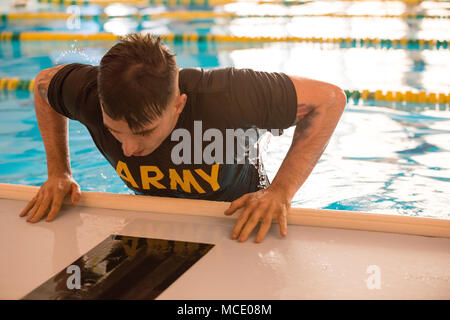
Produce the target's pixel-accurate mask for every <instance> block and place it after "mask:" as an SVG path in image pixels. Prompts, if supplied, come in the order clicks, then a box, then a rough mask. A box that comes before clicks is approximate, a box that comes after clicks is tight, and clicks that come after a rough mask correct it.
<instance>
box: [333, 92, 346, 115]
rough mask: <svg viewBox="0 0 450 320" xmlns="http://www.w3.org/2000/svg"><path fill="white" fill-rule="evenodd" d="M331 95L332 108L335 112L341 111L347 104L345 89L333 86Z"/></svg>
mask: <svg viewBox="0 0 450 320" xmlns="http://www.w3.org/2000/svg"><path fill="white" fill-rule="evenodd" d="M331 96H332V99H331V105H332V106H333V108H334V109H335V110H336V111H337V112H339V113H343V112H344V109H345V107H346V106H347V95H346V94H345V91H344V90H342V89H341V88H339V87H338V86H333V89H332V94H331Z"/></svg>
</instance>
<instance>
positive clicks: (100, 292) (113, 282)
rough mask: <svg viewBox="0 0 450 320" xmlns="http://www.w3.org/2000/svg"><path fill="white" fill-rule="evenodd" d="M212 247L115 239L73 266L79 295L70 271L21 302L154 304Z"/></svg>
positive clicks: (55, 277)
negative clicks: (150, 301)
mask: <svg viewBox="0 0 450 320" xmlns="http://www.w3.org/2000/svg"><path fill="white" fill-rule="evenodd" d="M213 246H214V245H212V244H205V243H193V242H184V241H173V240H162V239H149V238H136V237H129V236H121V235H112V236H110V237H108V238H107V239H105V240H104V241H103V242H102V243H100V244H99V245H97V246H96V247H95V248H93V249H92V250H90V251H89V252H88V253H86V254H85V255H83V256H82V257H80V258H79V259H77V260H76V261H75V262H74V263H73V264H72V265H71V266H77V267H78V268H79V270H80V273H79V274H80V284H81V287H80V288H79V289H76V288H75V289H69V288H68V283H72V279H73V275H75V272H74V271H73V269H69V267H68V268H65V269H64V270H62V271H61V272H59V273H58V274H56V275H55V276H54V277H52V278H51V279H49V280H48V281H46V282H45V283H43V284H42V285H41V286H39V287H38V288H36V289H35V290H33V291H32V292H31V293H29V294H28V295H26V296H25V297H24V298H23V299H25V300H30V299H32V300H35V299H39V300H41V299H57V300H63V299H154V298H156V297H157V296H158V295H159V294H160V293H161V292H163V291H164V290H165V289H166V288H167V287H168V286H169V285H171V284H172V283H173V282H174V281H175V280H176V279H177V278H178V277H179V276H181V275H182V274H183V273H184V272H185V271H187V270H188V269H189V268H190V267H191V266H192V265H193V264H194V263H195V262H197V261H198V260H199V259H200V258H202V257H203V256H204V255H205V254H206V253H208V251H209V250H210V249H211V248H212V247H213ZM71 268H73V267H71ZM67 270H69V272H68V271H67ZM74 281H75V280H74Z"/></svg>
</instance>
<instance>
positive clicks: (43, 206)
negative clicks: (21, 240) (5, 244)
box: [30, 196, 52, 223]
mask: <svg viewBox="0 0 450 320" xmlns="http://www.w3.org/2000/svg"><path fill="white" fill-rule="evenodd" d="M51 202H52V199H51V197H50V196H47V197H45V198H44V199H43V200H42V202H41V205H40V206H39V209H38V210H37V211H36V213H35V214H34V216H33V218H32V219H31V220H30V222H33V223H34V222H38V221H39V220H41V218H42V217H43V216H44V215H45V214H46V213H47V210H48V207H49V206H50V203H51Z"/></svg>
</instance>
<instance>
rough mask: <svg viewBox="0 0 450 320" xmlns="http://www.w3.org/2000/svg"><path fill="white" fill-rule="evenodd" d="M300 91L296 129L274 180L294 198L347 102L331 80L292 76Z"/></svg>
mask: <svg viewBox="0 0 450 320" xmlns="http://www.w3.org/2000/svg"><path fill="white" fill-rule="evenodd" d="M289 77H290V78H291V80H292V82H293V83H294V86H295V91H296V93H297V116H296V119H295V122H294V125H296V127H295V131H294V137H293V139H292V144H291V147H290V148H289V151H288V153H287V154H286V157H285V158H284V160H283V162H282V164H281V166H280V169H279V170H278V172H277V174H276V176H275V178H274V179H273V181H272V183H271V187H272V188H274V189H280V190H283V192H284V193H285V194H286V196H287V198H288V199H292V198H293V197H294V195H295V193H296V192H297V191H298V189H300V187H301V186H302V185H303V183H304V182H305V181H306V179H307V178H308V176H309V174H310V173H311V171H312V170H313V168H314V167H315V165H316V163H317V161H318V160H319V158H320V157H321V155H322V153H323V152H324V150H325V148H326V147H327V145H328V142H329V141H330V138H331V135H332V134H333V132H334V129H335V128H336V126H337V124H338V122H339V119H340V117H341V115H342V113H343V112H344V109H345V106H346V104H347V97H346V95H345V92H344V91H343V90H342V89H340V88H339V87H337V86H335V85H332V84H330V83H326V82H322V81H317V80H312V79H307V78H302V77H296V76H289Z"/></svg>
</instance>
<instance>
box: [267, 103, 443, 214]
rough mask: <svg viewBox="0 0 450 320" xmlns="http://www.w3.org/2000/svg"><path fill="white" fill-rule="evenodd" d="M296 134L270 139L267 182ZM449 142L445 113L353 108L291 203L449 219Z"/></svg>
mask: <svg viewBox="0 0 450 320" xmlns="http://www.w3.org/2000/svg"><path fill="white" fill-rule="evenodd" d="M292 131H293V129H290V130H289V131H287V132H286V136H282V137H274V138H272V139H273V144H271V145H270V146H269V152H268V157H269V158H270V159H271V161H268V163H267V165H266V169H267V173H268V176H269V178H270V179H272V178H273V176H274V175H275V173H276V171H277V170H278V167H279V165H280V164H281V161H282V159H283V157H284V153H283V152H286V151H284V148H282V147H280V145H285V144H287V143H288V141H289V140H290V139H291V137H292ZM449 141H450V114H449V113H448V112H439V111H430V110H428V111H423V112H422V113H413V112H404V111H397V110H390V109H387V108H381V107H367V106H365V107H355V106H350V107H348V108H347V110H346V111H345V113H344V115H343V117H342V119H341V122H340V123H339V125H338V127H337V128H336V131H335V134H334V136H333V137H332V139H331V141H330V144H329V145H328V147H327V149H326V151H325V153H324V155H323V157H322V158H321V159H320V161H319V163H318V165H317V166H316V168H315V169H314V171H313V173H312V174H311V176H310V177H309V178H308V180H307V181H306V183H305V184H304V185H303V187H302V188H301V189H300V190H299V191H298V192H297V194H296V195H295V197H294V202H293V206H294V207H309V208H324V209H342V210H357V211H366V212H378V213H387V214H392V213H397V214H404V215H420V216H431V217H440V218H444V219H449V218H450V214H449V212H448V208H449V206H450V199H449V198H448V197H446V196H445V194H448V192H449V191H450V161H449V159H450V150H449V149H450V148H449Z"/></svg>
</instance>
